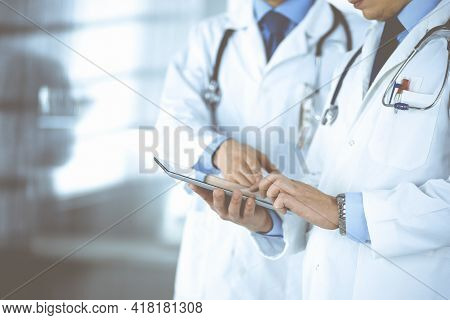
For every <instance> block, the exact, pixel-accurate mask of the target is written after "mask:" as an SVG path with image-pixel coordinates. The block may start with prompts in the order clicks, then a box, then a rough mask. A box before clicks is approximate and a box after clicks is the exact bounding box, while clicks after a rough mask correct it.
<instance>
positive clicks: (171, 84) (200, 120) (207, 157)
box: [157, 0, 366, 299]
mask: <svg viewBox="0 0 450 320" xmlns="http://www.w3.org/2000/svg"><path fill="white" fill-rule="evenodd" d="M269 3H270V4H271V5H272V6H271V5H269ZM339 15H340V12H339V11H337V10H336V9H335V8H333V7H331V6H330V5H329V4H328V3H327V2H326V1H324V0H315V1H313V0H308V1H304V0H286V1H283V0H280V1H267V2H266V1H263V0H255V1H241V4H240V6H239V7H238V8H235V9H234V10H230V11H229V12H227V13H226V14H223V15H220V16H217V17H213V18H210V19H207V20H205V21H204V22H202V23H200V24H199V25H198V27H196V28H195V29H194V30H193V32H192V33H191V37H190V40H189V44H188V48H187V49H186V50H185V51H184V52H183V53H182V54H180V55H179V56H177V57H176V59H175V60H174V61H173V63H172V64H171V65H170V66H169V69H168V72H167V79H166V83H165V88H164V92H163V95H162V99H161V106H162V108H163V109H164V110H165V112H162V113H161V115H160V119H159V121H158V126H157V127H158V128H159V133H160V138H161V145H160V149H159V152H158V155H159V156H160V157H161V158H164V159H165V160H169V161H172V162H173V163H175V164H177V165H179V166H181V167H184V168H186V167H195V168H196V169H198V170H202V171H204V172H206V173H219V172H220V173H221V174H222V175H223V176H225V177H226V178H228V179H230V180H233V181H236V182H239V183H241V184H245V185H249V184H251V183H254V182H256V181H258V179H260V178H261V171H262V169H265V170H266V171H271V170H273V169H274V168H275V167H276V168H277V169H279V170H280V171H281V172H283V173H285V174H287V175H292V176H295V177H297V178H298V177H300V176H301V169H300V166H299V165H298V163H297V160H294V161H293V163H294V165H292V161H288V162H290V163H288V162H286V163H282V162H281V161H280V160H279V159H280V158H282V157H279V155H280V154H283V153H286V156H285V157H284V158H283V159H285V160H286V159H288V156H287V153H288V152H290V154H291V155H294V153H293V151H292V150H293V149H295V145H296V141H295V142H293V141H292V140H297V138H298V137H296V135H297V131H298V128H299V118H300V112H301V111H302V112H303V115H302V118H303V119H306V121H303V122H301V121H300V122H301V123H302V126H303V127H304V128H305V129H308V125H309V124H312V122H308V119H309V118H311V117H317V116H319V117H320V114H321V112H322V110H321V106H323V105H324V102H325V99H326V96H327V94H328V90H329V86H328V85H327V83H329V82H330V79H331V76H332V72H333V69H334V68H335V66H336V65H337V63H338V62H339V60H340V59H341V57H342V55H343V54H344V53H345V52H346V51H348V49H349V47H351V44H352V42H353V44H354V45H356V44H358V43H360V42H358V41H359V39H362V33H361V34H360V36H359V37H358V36H354V35H353V37H352V36H351V34H350V35H349V29H348V26H346V25H345V21H347V22H348V24H349V25H350V27H351V28H352V29H356V30H358V31H360V30H364V27H365V25H366V24H365V22H364V21H363V20H362V19H361V18H360V17H358V16H356V15H355V16H350V17H347V19H342V17H339ZM343 20H345V21H343ZM230 29H231V30H234V32H233V33H232V34H231V35H229V40H228V43H227V44H226V45H225V46H224V50H223V56H222V59H221V63H220V68H219V72H218V78H217V79H216V80H217V82H218V84H219V86H220V92H221V101H220V103H219V104H218V106H216V108H215V109H214V110H215V112H214V117H212V116H211V112H210V109H211V108H208V104H207V103H205V99H204V92H205V88H207V87H208V85H210V80H211V77H212V74H213V68H214V65H215V64H217V59H218V58H217V57H218V55H217V52H218V51H219V50H218V48H219V46H220V44H221V42H222V41H223V40H222V39H223V38H224V34H225V32H226V30H230ZM351 38H353V39H351ZM316 89H319V90H318V93H317V94H315V95H314V94H312V93H313V92H314V91H315V90H316ZM308 96H309V97H311V98H309V99H305V97H308ZM316 106H317V107H318V109H314V108H315V107H316ZM269 121H271V123H270V126H269V127H267V126H265V124H266V123H268V122H269ZM214 122H216V124H217V125H218V126H219V127H220V129H219V130H213V129H214V128H211V125H212V124H214ZM291 129H294V131H292V130H291ZM313 130H314V128H311V130H309V132H308V130H306V132H303V134H302V138H304V139H303V140H302V141H303V144H304V146H305V148H307V146H308V145H309V141H310V139H311V136H312V133H313ZM269 132H271V133H270V134H269ZM293 132H294V137H293V138H288V135H291V134H292V133H293ZM268 137H270V138H271V139H268ZM288 140H289V141H291V145H287V143H286V142H287V141H288ZM287 150H290V151H287ZM274 155H278V156H277V158H275V157H274ZM217 169H219V170H217ZM193 199H195V200H196V201H195V202H194V203H193V204H192V205H191V206H187V208H186V212H187V216H186V224H185V228H184V234H183V239H182V244H181V251H180V255H179V261H178V267H177V276H176V284H175V297H176V298H179V299H202V298H203V299H240V298H247V299H265V298H271V299H284V298H300V297H301V291H300V290H299V287H300V285H301V278H300V277H301V275H299V274H298V275H297V274H292V276H293V277H295V278H296V279H295V280H289V279H288V278H287V277H288V275H287V273H286V272H285V270H286V268H287V265H288V264H290V263H291V262H292V261H297V262H296V263H295V265H298V264H299V263H300V261H301V259H302V253H300V254H298V255H296V256H291V257H287V258H283V259H280V260H278V261H270V260H268V259H266V258H264V257H262V256H260V255H259V254H258V253H257V252H256V251H255V250H254V248H253V247H254V245H253V243H252V240H251V239H250V237H248V235H247V233H246V231H245V230H243V229H242V228H239V227H237V226H235V225H233V224H230V223H227V222H224V221H222V220H220V219H219V218H218V217H217V216H216V215H215V214H213V213H211V209H210V208H209V207H208V206H207V205H205V204H204V203H203V201H201V199H199V198H198V197H193ZM272 217H273V218H274V219H278V218H277V217H276V215H272ZM299 225H303V227H304V226H305V224H304V223H303V224H302V223H299ZM269 229H270V228H269ZM269 229H267V230H266V231H272V232H275V233H276V232H277V231H276V230H269ZM261 279H264V281H261Z"/></svg>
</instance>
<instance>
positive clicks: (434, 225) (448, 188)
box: [363, 179, 450, 257]
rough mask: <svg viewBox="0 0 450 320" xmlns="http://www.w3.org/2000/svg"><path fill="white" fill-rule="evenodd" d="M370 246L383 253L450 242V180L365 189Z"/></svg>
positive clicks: (410, 251)
mask: <svg viewBox="0 0 450 320" xmlns="http://www.w3.org/2000/svg"><path fill="white" fill-rule="evenodd" d="M363 205H364V212H365V215H366V219H367V226H368V229H369V234H370V239H371V246H372V248H373V249H374V251H375V252H376V253H378V254H380V255H382V256H384V257H394V256H402V255H409V254H416V253H420V252H425V251H429V250H436V249H440V248H443V247H449V246H450V181H449V179H447V180H444V179H440V180H429V181H427V182H426V183H425V184H423V185H422V186H416V185H414V184H411V183H403V184H400V185H398V186H397V187H396V188H394V189H393V190H379V191H369V192H363Z"/></svg>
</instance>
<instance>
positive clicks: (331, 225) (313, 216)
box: [259, 174, 339, 230]
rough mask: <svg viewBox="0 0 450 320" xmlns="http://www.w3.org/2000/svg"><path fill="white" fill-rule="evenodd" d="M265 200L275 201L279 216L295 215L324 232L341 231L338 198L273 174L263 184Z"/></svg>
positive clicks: (262, 192)
mask: <svg viewBox="0 0 450 320" xmlns="http://www.w3.org/2000/svg"><path fill="white" fill-rule="evenodd" d="M259 191H260V193H261V196H263V197H266V196H267V197H268V198H270V199H272V201H273V206H274V208H275V210H277V212H280V213H283V214H284V213H286V210H289V211H292V212H294V213H296V214H297V215H299V216H300V217H302V218H304V219H305V220H306V221H308V222H310V223H312V224H314V225H316V226H319V227H321V228H323V229H330V230H333V229H337V228H338V226H339V223H338V221H339V214H338V206H337V202H336V198H334V197H332V196H329V195H327V194H325V193H323V192H321V191H319V190H317V189H316V188H314V187H311V186H310V185H307V184H304V183H302V182H299V181H295V180H291V179H288V178H286V177H285V176H282V175H280V174H271V175H269V176H267V177H265V178H264V179H262V180H261V182H260V184H259Z"/></svg>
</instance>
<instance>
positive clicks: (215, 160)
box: [212, 139, 231, 169]
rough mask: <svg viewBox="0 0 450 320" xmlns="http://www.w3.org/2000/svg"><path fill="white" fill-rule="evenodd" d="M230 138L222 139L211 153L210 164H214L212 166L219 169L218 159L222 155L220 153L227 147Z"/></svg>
mask: <svg viewBox="0 0 450 320" xmlns="http://www.w3.org/2000/svg"><path fill="white" fill-rule="evenodd" d="M230 140H231V139H226V140H225V141H223V142H222V143H221V144H220V145H219V146H218V147H217V149H216V151H214V153H213V155H212V164H213V165H214V167H216V168H217V169H219V162H220V161H219V159H220V158H221V157H222V153H223V152H224V150H226V148H227V144H228V143H229V141H230Z"/></svg>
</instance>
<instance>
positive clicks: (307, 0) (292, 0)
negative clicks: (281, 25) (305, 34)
mask: <svg viewBox="0 0 450 320" xmlns="http://www.w3.org/2000/svg"><path fill="white" fill-rule="evenodd" d="M314 1H315V0H285V1H284V2H283V3H282V4H280V5H279V6H277V7H276V8H272V7H271V6H270V5H269V4H268V3H267V2H266V1H264V0H253V7H254V14H255V18H256V20H257V21H261V19H262V18H263V17H264V16H265V15H266V13H267V12H269V11H270V10H274V11H275V12H278V13H280V14H282V15H284V16H285V17H286V18H288V19H289V20H291V22H292V23H294V24H296V25H297V24H299V23H300V22H302V20H303V18H304V17H305V16H306V14H307V13H308V11H309V9H310V8H311V7H312V5H313V4H314Z"/></svg>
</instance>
